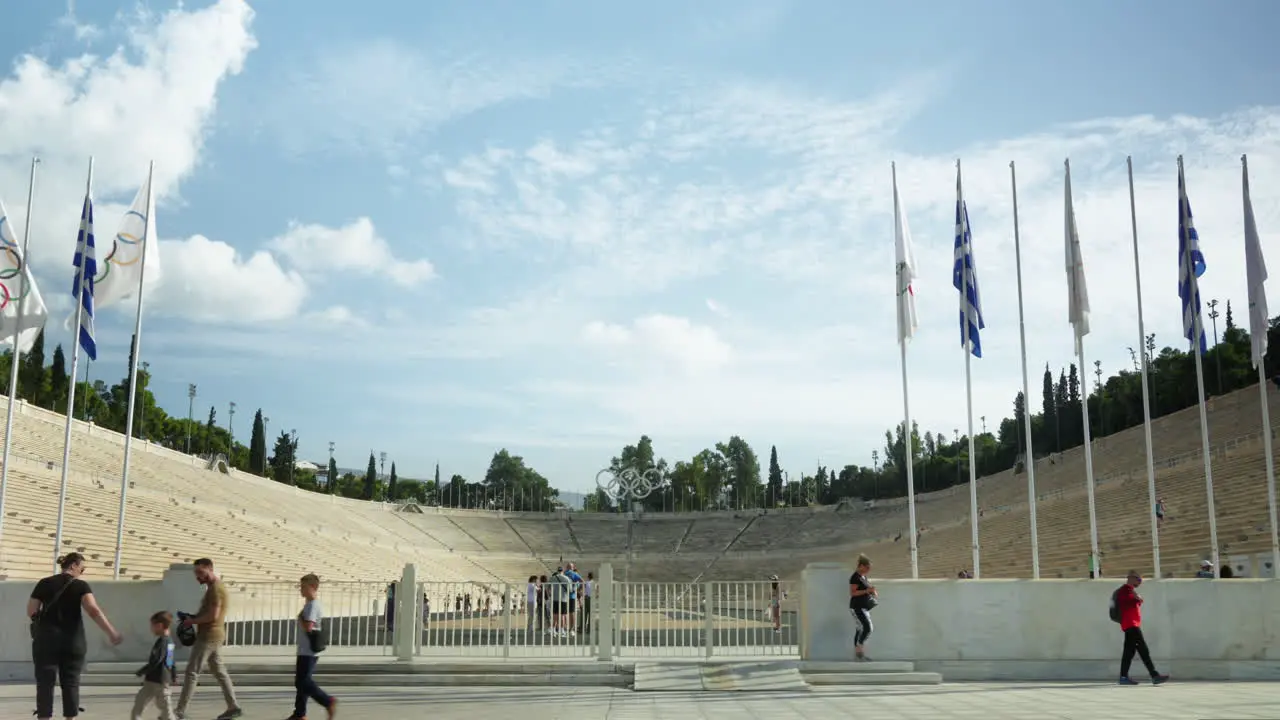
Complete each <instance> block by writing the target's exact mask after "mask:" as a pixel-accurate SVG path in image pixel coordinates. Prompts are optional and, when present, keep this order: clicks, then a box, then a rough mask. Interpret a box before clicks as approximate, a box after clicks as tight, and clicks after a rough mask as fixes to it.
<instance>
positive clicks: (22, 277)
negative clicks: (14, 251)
mask: <svg viewBox="0 0 1280 720" xmlns="http://www.w3.org/2000/svg"><path fill="white" fill-rule="evenodd" d="M39 164H40V158H39V157H32V158H31V181H30V182H29V183H28V185H27V219H26V222H25V223H24V226H23V229H22V257H20V258H19V259H18V322H17V323H16V324H15V325H14V331H13V357H12V358H10V361H11V362H10V364H9V408H8V409H7V410H6V411H5V416H4V451H3V453H2V454H3V458H0V543H3V540H4V501H5V496H6V495H7V494H8V490H9V452H10V451H11V450H12V446H13V442H12V441H13V410H14V405H15V404H16V399H17V397H18V360H19V359H21V358H22V346H21V343H20V342H19V341H18V338H19V337H20V336H21V335H22V330H23V327H22V321H23V319H24V318H26V316H27V315H26V309H27V293H28V292H30V290H31V288H29V287H27V273H28V271H29V269H30V267H31V260H30V259H29V256H28V255H27V252H28V249H29V248H30V247H31V205H32V202H33V199H34V198H35V195H36V165H39Z"/></svg>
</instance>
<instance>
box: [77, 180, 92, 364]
mask: <svg viewBox="0 0 1280 720" xmlns="http://www.w3.org/2000/svg"><path fill="white" fill-rule="evenodd" d="M72 264H73V265H75V268H76V277H75V281H74V283H73V284H72V286H71V296H72V297H74V298H76V299H77V301H79V303H80V347H81V348H84V352H85V354H86V355H88V356H89V359H90V360H97V359H98V345H97V343H95V342H94V340H93V278H94V276H95V275H97V274H98V261H97V257H96V255H95V251H94V247H93V198H91V197H89V196H88V195H85V196H84V210H83V211H82V212H81V213H80V235H79V236H78V237H77V238H76V257H75V260H74V261H72Z"/></svg>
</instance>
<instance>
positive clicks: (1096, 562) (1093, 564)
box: [1062, 160, 1102, 578]
mask: <svg viewBox="0 0 1280 720" xmlns="http://www.w3.org/2000/svg"><path fill="white" fill-rule="evenodd" d="M1062 164H1063V167H1064V168H1065V169H1066V170H1065V178H1066V179H1065V181H1064V183H1063V186H1064V188H1065V191H1064V195H1065V200H1064V204H1063V206H1064V208H1065V211H1064V213H1063V214H1064V216H1065V218H1066V224H1065V230H1066V232H1065V233H1064V235H1065V240H1066V249H1067V254H1066V260H1067V295H1068V298H1067V318H1068V319H1069V320H1070V321H1071V328H1072V331H1073V334H1074V335H1075V341H1076V357H1078V358H1079V359H1080V367H1082V368H1085V367H1088V365H1086V364H1085V361H1084V336H1085V335H1088V334H1089V290H1088V289H1087V288H1086V286H1085V282H1084V255H1083V254H1081V252H1080V234H1079V232H1078V231H1077V229H1076V210H1075V206H1074V205H1073V204H1072V202H1071V161H1070V160H1064V161H1063V163H1062ZM1088 375H1089V373H1081V377H1080V417H1081V419H1082V420H1083V421H1084V485H1085V489H1086V490H1087V493H1086V494H1087V495H1088V497H1089V577H1091V578H1098V577H1102V563H1101V558H1100V556H1099V554H1098V506H1097V504H1096V503H1095V502H1094V488H1093V449H1092V447H1093V441H1092V440H1091V439H1090V437H1089V378H1088Z"/></svg>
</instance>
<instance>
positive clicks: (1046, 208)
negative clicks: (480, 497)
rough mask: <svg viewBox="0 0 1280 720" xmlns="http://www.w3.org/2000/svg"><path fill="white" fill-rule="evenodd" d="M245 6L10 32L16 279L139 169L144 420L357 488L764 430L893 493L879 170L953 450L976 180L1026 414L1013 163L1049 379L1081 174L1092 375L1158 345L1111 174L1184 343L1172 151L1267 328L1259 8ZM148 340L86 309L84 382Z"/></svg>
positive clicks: (1000, 330) (1272, 111) (917, 388)
mask: <svg viewBox="0 0 1280 720" xmlns="http://www.w3.org/2000/svg"><path fill="white" fill-rule="evenodd" d="M252 5H253V6H252V8H251V7H250V5H249V4H247V3H245V2H243V1H242V0H219V1H218V2H209V1H207V0H206V1H203V2H188V3H185V4H184V5H183V6H181V7H180V8H179V7H178V6H177V5H171V4H169V3H164V2H149V3H142V4H136V3H132V2H122V3H113V2H107V1H105V0H104V1H100V2H93V3H88V2H81V3H79V5H67V6H60V5H58V4H57V3H53V2H49V3H39V4H36V3H25V4H23V7H22V8H21V9H18V10H17V11H16V13H15V11H14V10H13V9H10V11H9V13H8V15H7V21H6V23H4V24H3V26H0V41H2V42H3V44H4V46H5V47H6V48H9V49H10V51H11V53H12V57H11V58H10V61H9V65H8V67H7V69H6V74H5V76H4V78H3V80H0V129H2V130H3V132H0V197H2V198H3V199H4V200H5V202H6V204H7V206H8V208H9V211H10V213H11V215H12V216H14V218H15V219H17V218H21V216H22V215H23V204H24V201H25V196H26V168H27V163H28V162H29V158H30V155H31V154H32V153H33V152H38V153H40V154H41V156H42V157H43V158H44V167H43V169H42V171H41V176H40V190H39V193H38V197H37V207H36V213H35V215H34V217H33V236H32V243H33V251H32V265H33V266H34V267H35V268H36V272H37V275H38V277H39V279H40V281H41V283H42V288H43V289H44V294H45V296H46V298H48V300H49V303H50V305H51V306H52V307H53V313H54V315H55V317H58V318H60V317H61V315H62V313H64V312H66V310H67V309H68V308H69V307H70V298H69V297H67V293H66V292H64V290H63V287H64V286H65V285H69V273H70V270H69V263H70V257H71V248H72V245H73V243H74V237H75V225H76V222H77V211H78V207H79V202H80V197H81V193H82V192H83V189H82V188H83V182H84V180H83V174H84V167H85V161H86V160H87V157H88V155H90V154H94V155H95V157H96V158H97V160H96V162H97V171H96V176H95V188H96V191H95V195H96V197H97V199H98V200H99V210H98V217H99V223H100V224H101V223H105V224H106V225H107V226H108V227H111V226H113V224H114V223H115V222H116V219H117V218H119V217H120V215H121V213H122V212H123V210H124V207H125V206H126V205H127V203H129V202H130V201H131V199H132V197H133V193H134V192H135V191H136V189H137V187H138V185H139V183H140V182H141V181H142V179H143V176H144V174H145V172H146V166H147V162H148V160H151V159H154V160H156V162H157V180H156V183H157V185H156V190H157V197H158V207H157V215H158V220H157V227H158V230H159V235H160V238H161V244H160V256H161V258H162V268H163V277H162V279H161V280H160V281H159V284H158V286H157V287H156V288H155V289H154V290H153V291H152V292H151V294H150V295H149V297H148V314H147V319H146V328H145V330H144V339H143V343H144V349H143V357H144V358H145V359H147V360H149V361H150V362H151V364H152V365H151V367H152V371H153V374H154V375H155V382H154V389H155V390H156V392H157V393H158V395H159V399H160V401H161V403H162V404H163V405H164V406H165V407H166V408H168V409H169V410H170V412H172V413H177V414H180V413H182V412H185V410H186V402H185V400H186V387H187V383H189V382H194V383H197V384H198V385H199V399H198V401H197V405H198V409H197V414H198V415H203V414H204V413H207V411H208V406H209V405H210V404H213V405H216V406H217V407H218V415H219V420H220V422H225V421H226V408H227V403H228V402H229V401H235V402H236V403H237V404H238V412H237V417H236V426H237V434H238V435H240V436H241V437H245V436H247V431H248V429H249V420H250V417H251V414H252V412H253V410H254V409H255V408H257V407H259V406H261V407H262V408H263V410H264V412H265V413H266V414H267V415H268V416H270V417H271V418H272V423H271V425H272V428H273V430H278V429H281V428H296V429H297V430H298V434H299V438H300V441H301V452H302V454H303V455H304V456H307V457H312V458H317V459H319V458H323V457H324V455H325V453H326V452H327V443H328V442H329V441H330V440H332V441H334V442H335V443H336V444H337V447H338V451H337V453H338V459H339V462H340V464H342V465H344V466H357V467H358V466H360V465H362V463H363V461H364V458H365V457H366V454H367V453H368V452H369V450H374V451H385V452H387V453H388V457H389V459H391V460H394V461H396V462H397V465H398V468H399V470H400V471H401V474H402V475H409V476H426V475H428V474H429V473H430V472H431V470H432V468H433V466H434V464H435V463H436V462H437V461H438V462H439V463H440V465H441V471H442V473H444V474H445V475H446V476H447V475H449V474H451V473H453V472H461V473H463V474H464V475H467V476H468V477H472V478H478V477H479V476H480V475H481V474H482V473H483V470H484V468H485V467H486V466H487V463H488V460H489V457H490V456H491V455H492V453H493V452H494V451H495V450H496V449H498V448H501V447H506V448H508V449H510V450H511V451H513V452H516V453H519V454H521V455H523V456H524V457H525V458H526V459H527V460H528V461H529V462H530V463H531V464H532V465H533V466H534V467H536V468H537V469H539V470H540V471H542V472H543V473H544V474H545V475H547V476H548V477H550V478H551V479H552V482H553V483H554V484H556V485H557V486H559V487H562V488H566V489H577V490H581V489H584V488H586V487H588V486H589V485H590V484H591V482H592V478H593V477H594V475H595V472H596V469H597V468H599V467H602V466H603V465H605V464H606V463H607V462H608V459H609V457H610V456H612V455H614V454H616V452H617V451H618V449H619V448H620V447H621V446H622V445H623V444H626V443H630V442H634V441H635V440H636V438H638V437H639V435H640V434H642V433H647V434H649V435H650V436H652V437H653V438H654V440H655V443H656V447H657V450H658V452H659V454H661V455H664V456H666V457H668V458H669V459H672V460H675V459H679V458H683V457H688V456H690V455H692V454H694V453H696V452H697V451H699V450H700V449H702V448H704V447H708V446H711V445H713V444H714V443H715V442H717V441H722V440H725V439H727V438H728V437H729V436H730V435H733V434H740V435H742V436H743V437H745V438H746V439H747V440H748V442H750V443H751V444H752V445H753V446H754V447H755V448H756V451H757V453H759V454H760V455H761V458H762V461H765V460H767V454H768V450H769V446H770V445H774V444H776V445H777V446H778V449H779V453H780V456H781V459H782V461H783V464H784V466H786V467H788V468H789V469H791V470H792V472H793V473H794V472H796V471H798V470H812V468H814V467H815V466H816V465H817V464H818V462H819V461H821V462H822V463H824V464H827V465H843V464H846V463H851V462H856V463H862V464H869V463H870V461H871V451H872V450H873V449H875V448H879V447H881V446H882V444H883V432H884V429H885V428H886V427H888V426H890V425H892V424H894V423H897V422H899V421H900V418H901V414H902V412H901V395H900V393H901V390H900V387H901V385H900V371H899V364H898V353H897V347H896V345H895V344H894V339H895V329H894V309H893V307H894V306H893V288H894V279H893V217H892V196H891V188H890V174H889V163H890V161H895V160H896V161H897V164H898V174H899V180H900V186H901V192H902V196H903V199H904V203H905V206H906V209H907V211H908V213H909V217H910V222H911V227H912V230H913V233H914V243H915V253H916V257H917V264H918V266H919V267H918V273H919V276H920V277H919V279H918V281H917V283H916V293H917V298H918V307H919V314H920V331H919V333H918V334H917V336H916V339H915V340H914V341H913V343H912V345H911V347H910V351H909V361H908V362H909V368H910V377H911V392H912V398H913V408H912V410H913V412H912V414H913V416H914V417H915V418H916V419H917V420H918V421H919V423H920V425H921V427H922V429H930V430H935V431H937V430H945V431H947V433H948V434H950V431H951V429H952V428H960V429H961V430H962V431H963V429H964V427H965V411H964V392H963V390H964V388H963V383H964V370H963V368H964V362H963V355H962V354H961V352H960V348H959V343H958V340H959V337H958V334H959V333H958V328H957V326H956V321H955V316H956V309H957V297H956V293H955V291H954V290H952V288H951V286H950V256H951V244H952V240H953V227H952V212H953V207H954V202H955V190H954V188H955V171H954V160H955V158H956V157H961V158H963V159H964V170H965V176H964V178H965V195H966V199H967V200H968V203H969V209H970V214H971V218H972V224H973V232H974V246H975V253H976V256H977V263H978V271H979V277H980V281H981V286H982V292H983V301H984V310H985V315H986V321H987V325H988V329H987V331H986V334H985V335H984V336H983V344H984V349H985V351H986V357H985V358H984V359H982V360H981V361H978V362H976V363H975V365H974V370H973V381H974V396H975V426H978V427H980V425H981V421H980V420H979V419H978V418H979V417H980V416H983V415H986V416H987V417H988V420H989V423H988V424H989V425H990V426H992V427H994V425H995V424H996V422H997V421H998V419H999V418H1000V417H1003V416H1005V415H1007V414H1009V413H1010V412H1011V405H1012V398H1013V396H1014V394H1015V393H1016V392H1017V391H1018V389H1019V386H1020V379H1019V374H1018V334H1017V306H1016V288H1015V284H1014V278H1013V271H1014V264H1013V246H1012V236H1013V228H1012V212H1011V210H1012V208H1011V198H1010V188H1009V177H1008V163H1009V161H1010V160H1014V161H1016V162H1017V163H1018V178H1019V188H1018V192H1019V203H1020V204H1019V213H1020V218H1021V229H1022V238H1023V243H1024V273H1025V276H1026V278H1027V291H1026V298H1025V300H1026V305H1027V316H1028V337H1027V341H1028V346H1029V357H1030V362H1031V364H1032V368H1033V373H1036V374H1037V377H1038V371H1037V370H1036V368H1038V367H1043V363H1044V362H1046V361H1047V362H1049V363H1051V364H1052V365H1053V366H1054V367H1055V368H1058V367H1061V366H1064V365H1065V364H1066V363H1068V362H1070V360H1071V334H1070V329H1069V325H1068V324H1067V317H1066V304H1067V302H1066V301H1067V297H1066V282H1065V272H1064V270H1063V244H1062V242H1063V240H1062V227H1063V220H1062V161H1063V159H1064V158H1065V157H1068V156H1070V157H1071V159H1072V180H1073V187H1074V191H1075V204H1076V212H1077V215H1078V220H1079V224H1080V232H1081V240H1082V245H1083V251H1084V256H1085V262H1086V271H1087V274H1088V282H1089V290H1090V297H1091V300H1092V306H1093V323H1092V325H1093V333H1092V334H1091V335H1090V336H1089V338H1088V340H1087V350H1088V353H1089V360H1090V363H1092V360H1093V359H1097V360H1101V361H1102V363H1103V369H1104V370H1105V371H1108V372H1110V371H1114V370H1116V369H1118V368H1120V367H1123V366H1127V365H1128V364H1129V352H1128V350H1127V347H1128V346H1131V345H1135V344H1136V342H1137V328H1136V323H1135V322H1134V308H1135V307H1136V301H1135V297H1134V292H1133V285H1132V272H1133V270H1132V251H1131V246H1130V242H1131V240H1130V234H1129V233H1130V230H1129V214H1128V195H1127V185H1126V181H1125V166H1124V158H1125V156H1126V154H1132V155H1133V157H1134V161H1135V171H1136V178H1135V182H1136V188H1137V203H1138V221H1139V231H1140V244H1141V248H1142V253H1143V280H1144V291H1145V292H1144V302H1145V307H1146V308H1147V318H1146V319H1147V323H1148V331H1149V332H1154V333H1156V335H1157V336H1158V339H1160V341H1161V344H1173V343H1175V339H1176V338H1177V337H1178V336H1179V334H1180V333H1179V330H1180V328H1179V324H1178V310H1177V307H1178V306H1177V299H1176V290H1175V284H1174V283H1175V273H1176V258H1175V254H1176V213H1175V208H1176V174H1175V169H1174V168H1175V165H1174V160H1175V157H1176V155H1177V154H1178V153H1184V154H1185V155H1186V157H1187V172H1188V187H1189V193H1190V194H1191V200H1192V203H1193V207H1194V208H1195V212H1196V220H1197V225H1198V227H1199V229H1200V234H1201V238H1202V243H1203V248H1204V251H1205V254H1206V256H1207V257H1208V261H1209V272H1208V273H1207V274H1206V275H1205V277H1204V278H1203V279H1202V289H1203V292H1204V293H1205V295H1206V296H1207V297H1216V298H1219V299H1221V300H1223V301H1224V302H1225V301H1226V300H1232V301H1233V304H1234V305H1235V306H1236V307H1237V308H1239V310H1238V312H1237V317H1238V318H1240V320H1241V321H1242V322H1243V321H1244V318H1245V317H1246V316H1247V315H1246V313H1245V312H1244V308H1243V304H1244V263H1243V258H1244V250H1243V245H1242V243H1241V226H1242V221H1241V213H1240V197H1239V187H1240V174H1239V173H1240V171H1239V156H1240V154H1241V153H1248V154H1249V156H1250V170H1251V175H1252V188H1253V191H1254V193H1255V196H1254V203H1255V206H1256V212H1257V215H1258V222H1259V225H1260V227H1261V230H1262V233H1263V240H1264V247H1265V248H1266V249H1267V250H1268V251H1274V250H1275V248H1276V245H1277V243H1280V86H1277V85H1276V83H1275V82H1274V78H1275V77H1276V76H1277V73H1278V72H1280V53H1278V52H1277V51H1276V50H1275V49H1274V48H1272V49H1270V50H1269V49H1267V48H1268V47H1272V46H1273V45H1274V43H1273V42H1272V41H1273V38H1272V37H1270V35H1269V34H1268V32H1267V29H1268V28H1274V27H1277V26H1280V6H1276V5H1275V4H1273V3H1267V2H1239V3H1234V4H1233V6H1232V12H1231V13H1224V12H1221V11H1220V10H1217V11H1215V10H1214V9H1213V8H1212V7H1210V6H1207V5H1204V4H1202V3H1193V2H1172V3H1164V4H1161V5H1159V6H1156V5H1155V4H1152V3H1126V4H1123V5H1121V6H1117V5H1116V4H1114V3H1106V2H1079V3H1072V4H1070V5H1066V4H1060V3H1053V4H1051V3H1013V2H1000V3H997V2H985V3H983V2H979V3H967V4H964V5H962V6H961V5H955V4H954V3H943V2H936V3H935V2H922V3H914V4H911V6H910V8H908V7H894V8H892V9H890V8H877V9H875V10H870V11H869V10H867V9H866V7H865V6H859V7H855V4H854V3H842V2H783V1H778V2H773V1H768V0H763V1H760V2H750V1H748V2H700V3H676V2H658V3H646V4H643V5H641V4H627V5H623V4H621V3H590V4H588V3H569V2H563V1H555V0H548V1H546V2H474V3H467V4H465V5H463V4H449V5H447V6H446V5H445V4H443V3H402V2H367V3H360V4H358V5H352V4H351V3H340V2H326V1H320V0H309V1H308V2H302V1H301V0H272V2H270V3H266V2H257V3H253V4H252ZM1278 262H1280V261H1278ZM131 322H132V317H131V312H130V311H129V310H128V308H127V307H126V308H121V309H116V310H107V311H104V312H103V313H102V316H101V317H100V318H99V343H100V347H101V358H100V362H99V363H97V364H96V365H95V367H94V368H93V373H94V375H95V376H98V375H99V374H101V375H102V376H109V377H111V378H116V377H119V376H120V375H122V374H123V373H124V360H125V357H126V345H127V342H128V337H129V325H130V323H131ZM55 326H56V327H55ZM50 331H51V340H54V341H64V342H65V341H66V339H67V338H68V337H69V336H68V335H67V334H66V333H64V332H63V331H62V329H61V323H60V322H58V323H51V327H50ZM1033 385H1035V383H1034V381H1033ZM1033 395H1036V396H1037V397H1036V398H1033V400H1038V393H1037V391H1034V390H1033Z"/></svg>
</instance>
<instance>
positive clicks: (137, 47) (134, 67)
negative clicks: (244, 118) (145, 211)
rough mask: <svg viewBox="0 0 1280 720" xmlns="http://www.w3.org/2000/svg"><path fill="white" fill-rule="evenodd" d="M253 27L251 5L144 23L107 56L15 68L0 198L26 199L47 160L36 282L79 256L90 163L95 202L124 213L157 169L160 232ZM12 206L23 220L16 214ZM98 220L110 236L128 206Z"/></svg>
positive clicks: (4, 96)
mask: <svg viewBox="0 0 1280 720" xmlns="http://www.w3.org/2000/svg"><path fill="white" fill-rule="evenodd" d="M68 10H69V12H68V15H67V16H66V17H64V19H63V22H62V24H63V25H67V24H68V23H72V24H73V25H75V27H73V28H72V30H73V32H74V33H75V34H76V35H77V36H78V37H80V38H81V39H85V38H86V37H87V36H86V33H90V31H88V30H86V29H85V28H83V27H81V26H79V25H78V23H73V22H72V21H74V18H75V15H74V7H73V6H69V7H68ZM252 19H253V11H252V10H251V9H250V8H249V6H248V4H247V3H245V2H244V1H243V0H219V1H218V2H215V3H213V4H211V5H209V6H207V7H204V8H202V9H199V10H193V11H187V10H183V9H177V10H173V11H171V12H168V13H164V14H163V15H158V16H151V15H146V14H139V15H137V16H134V17H131V18H121V22H126V25H127V27H126V28H125V29H126V32H125V36H126V38H127V40H126V43H125V45H124V46H123V47H121V48H119V49H117V50H116V51H115V52H113V53H112V54H111V55H109V56H105V57H100V56H95V55H89V54H85V55H81V56H78V57H74V58H70V59H67V60H65V61H62V62H60V63H51V62H50V61H47V60H45V59H43V58H40V57H35V56H32V55H24V56H21V57H18V58H17V59H16V60H15V61H14V65H13V70H12V72H11V73H10V74H9V75H8V76H6V77H3V78H2V79H0V125H3V126H4V133H3V135H0V194H3V195H4V196H5V197H7V198H18V197H24V196H25V192H26V188H27V171H28V163H29V158H30V157H31V155H34V154H39V155H40V156H41V160H42V162H41V169H40V172H39V180H38V188H39V190H38V195H37V199H36V210H37V214H36V216H35V217H34V218H33V219H32V240H31V243H32V248H33V255H34V256H36V257H37V258H38V260H37V264H38V266H37V272H42V268H44V267H48V265H45V264H44V262H43V260H42V259H43V258H70V257H71V251H72V246H73V244H74V242H75V236H76V228H77V225H78V218H79V214H80V206H81V202H82V199H83V197H84V187H85V171H86V167H87V164H88V158H89V157H90V156H91V155H92V156H93V157H94V183H93V185H94V195H95V198H97V199H99V200H102V199H105V200H108V201H109V200H112V199H119V200H122V201H124V202H128V200H129V199H131V198H132V197H133V193H134V192H135V191H136V190H137V188H138V186H139V184H140V183H141V182H142V181H143V180H144V179H145V176H146V171H147V161H148V160H149V159H155V161H156V179H155V185H154V188H155V192H156V195H157V200H158V201H159V203H160V214H161V216H162V217H161V220H160V227H161V228H162V229H163V222H164V221H163V213H164V211H165V203H166V201H168V200H172V199H173V197H174V196H175V194H176V192H177V188H178V183H179V182H180V181H181V180H182V179H184V178H186V177H187V176H189V175H190V174H191V172H192V171H193V170H194V169H195V167H196V165H197V164H198V162H199V159H200V154H201V151H202V149H203V146H204V139H205V133H206V132H207V128H208V124H209V122H210V119H211V117H212V115H213V112H214V109H215V107H216V104H217V102H216V99H217V92H218V88H219V87H220V85H221V84H222V82H223V81H224V80H225V79H226V78H227V77H229V76H231V75H235V74H237V73H239V72H240V71H241V69H242V67H243V65H244V61H245V58H246V57H247V56H248V54H249V53H250V52H251V51H252V50H253V49H254V47H255V46H256V41H255V40H254V37H253V35H252V34H251V32H250V23H251V21H252ZM90 34H91V33H90ZM8 204H9V205H10V207H13V208H14V209H15V210H17V211H18V213H16V214H17V215H19V216H22V215H25V211H24V210H23V209H22V207H21V205H20V204H19V203H16V202H14V201H13V200H10V201H9V203H8ZM96 210H97V217H98V218H101V220H100V221H99V222H100V223H101V224H103V225H105V226H106V227H108V228H114V226H115V223H116V222H118V220H119V218H120V217H121V216H122V214H123V212H124V210H125V206H124V205H122V204H117V203H113V202H100V203H99V204H98V207H97V208H96ZM14 219H15V220H18V218H14ZM18 221H19V222H20V220H18ZM166 260H167V259H166Z"/></svg>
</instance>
